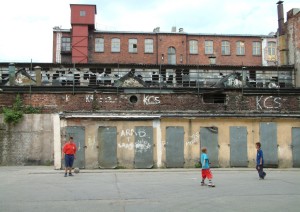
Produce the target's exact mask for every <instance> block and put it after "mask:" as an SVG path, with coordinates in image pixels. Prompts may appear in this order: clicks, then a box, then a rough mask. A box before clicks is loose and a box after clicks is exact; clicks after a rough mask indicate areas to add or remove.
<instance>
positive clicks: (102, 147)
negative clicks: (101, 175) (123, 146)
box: [98, 127, 118, 169]
mask: <svg viewBox="0 0 300 212" xmlns="http://www.w3.org/2000/svg"><path fill="white" fill-rule="evenodd" d="M98 142H99V155H98V160H99V167H100V168H110V169H113V168H116V167H117V165H118V161H117V128H116V127H99V128H98Z"/></svg>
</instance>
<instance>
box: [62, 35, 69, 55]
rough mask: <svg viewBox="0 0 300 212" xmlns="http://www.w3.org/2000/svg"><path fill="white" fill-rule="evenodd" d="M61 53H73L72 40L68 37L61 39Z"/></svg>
mask: <svg viewBox="0 0 300 212" xmlns="http://www.w3.org/2000/svg"><path fill="white" fill-rule="evenodd" d="M61 51H62V52H69V51H71V38H67V37H62V38H61Z"/></svg>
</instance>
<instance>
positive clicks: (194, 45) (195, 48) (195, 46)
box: [189, 40, 198, 54]
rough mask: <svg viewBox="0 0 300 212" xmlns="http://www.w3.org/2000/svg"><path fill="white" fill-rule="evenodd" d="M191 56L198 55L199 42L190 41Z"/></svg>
mask: <svg viewBox="0 0 300 212" xmlns="http://www.w3.org/2000/svg"><path fill="white" fill-rule="evenodd" d="M189 47H190V54H198V41H197V40H190V41H189Z"/></svg>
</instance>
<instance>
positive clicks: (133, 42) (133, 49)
mask: <svg viewBox="0 0 300 212" xmlns="http://www.w3.org/2000/svg"><path fill="white" fill-rule="evenodd" d="M128 52H129V53H137V39H136V38H130V39H129V40H128Z"/></svg>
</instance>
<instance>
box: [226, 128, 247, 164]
mask: <svg viewBox="0 0 300 212" xmlns="http://www.w3.org/2000/svg"><path fill="white" fill-rule="evenodd" d="M230 166H232V167H247V166H248V153H247V128H246V127H234V126H232V127H230Z"/></svg>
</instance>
